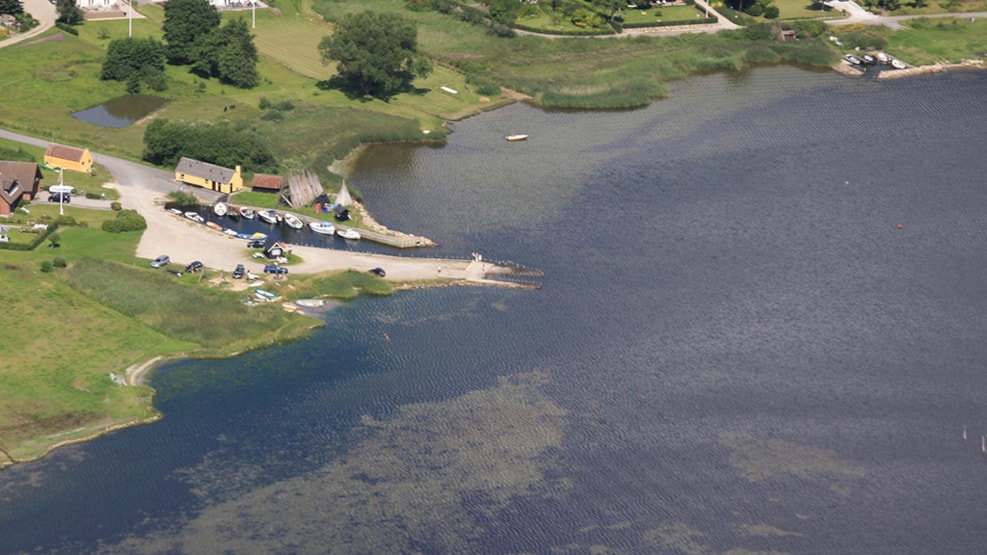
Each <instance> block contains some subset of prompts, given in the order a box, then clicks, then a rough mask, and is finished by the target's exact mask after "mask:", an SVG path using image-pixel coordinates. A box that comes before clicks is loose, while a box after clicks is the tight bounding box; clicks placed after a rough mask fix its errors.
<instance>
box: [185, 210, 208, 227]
mask: <svg viewBox="0 0 987 555" xmlns="http://www.w3.org/2000/svg"><path fill="white" fill-rule="evenodd" d="M185 217H186V218H188V219H190V220H192V221H193V222H196V223H200V224H201V223H203V222H205V221H206V219H205V218H203V217H202V216H200V215H199V213H198V212H191V211H189V212H186V213H185Z"/></svg>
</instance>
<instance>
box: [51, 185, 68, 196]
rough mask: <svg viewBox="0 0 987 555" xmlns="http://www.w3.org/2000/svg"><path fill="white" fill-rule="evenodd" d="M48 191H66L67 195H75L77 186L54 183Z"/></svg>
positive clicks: (54, 192)
mask: <svg viewBox="0 0 987 555" xmlns="http://www.w3.org/2000/svg"><path fill="white" fill-rule="evenodd" d="M48 192H49V193H52V194H58V193H65V194H67V195H74V194H75V187H73V186H71V185H52V186H51V187H48Z"/></svg>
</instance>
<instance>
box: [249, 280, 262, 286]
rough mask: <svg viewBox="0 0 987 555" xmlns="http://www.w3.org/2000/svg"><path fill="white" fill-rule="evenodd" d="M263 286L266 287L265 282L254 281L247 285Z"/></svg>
mask: <svg viewBox="0 0 987 555" xmlns="http://www.w3.org/2000/svg"><path fill="white" fill-rule="evenodd" d="M261 285H264V282H263V281H252V282H250V283H248V284H247V287H260V286H261Z"/></svg>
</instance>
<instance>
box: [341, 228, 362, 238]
mask: <svg viewBox="0 0 987 555" xmlns="http://www.w3.org/2000/svg"><path fill="white" fill-rule="evenodd" d="M336 234H337V235H339V236H340V237H342V238H343V239H359V238H360V232H359V231H357V230H355V229H353V228H349V229H337V230H336Z"/></svg>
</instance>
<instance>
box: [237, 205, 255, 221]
mask: <svg viewBox="0 0 987 555" xmlns="http://www.w3.org/2000/svg"><path fill="white" fill-rule="evenodd" d="M240 216H242V217H243V219H245V220H252V219H254V211H253V210H251V209H250V208H247V207H246V206H241V207H240Z"/></svg>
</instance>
